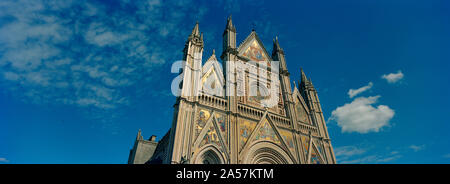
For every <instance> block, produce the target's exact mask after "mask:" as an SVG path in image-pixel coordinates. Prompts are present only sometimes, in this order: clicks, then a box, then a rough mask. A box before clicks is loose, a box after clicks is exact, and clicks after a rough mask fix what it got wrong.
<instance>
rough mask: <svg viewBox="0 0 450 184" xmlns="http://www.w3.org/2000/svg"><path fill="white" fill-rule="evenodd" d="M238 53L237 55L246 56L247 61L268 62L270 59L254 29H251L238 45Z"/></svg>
mask: <svg viewBox="0 0 450 184" xmlns="http://www.w3.org/2000/svg"><path fill="white" fill-rule="evenodd" d="M238 53H239V56H241V57H243V58H246V59H247V60H249V61H256V62H261V61H266V62H268V61H271V60H272V59H271V57H270V55H269V54H268V52H267V50H266V49H265V48H264V45H263V44H262V42H261V40H260V39H259V37H258V35H257V34H256V32H255V31H252V33H250V35H249V36H248V37H247V38H246V39H245V40H244V41H243V42H242V43H241V45H239V47H238ZM268 64H270V63H268ZM268 66H270V65H268Z"/></svg>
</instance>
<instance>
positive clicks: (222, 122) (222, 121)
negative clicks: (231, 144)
mask: <svg viewBox="0 0 450 184" xmlns="http://www.w3.org/2000/svg"><path fill="white" fill-rule="evenodd" d="M216 119H217V126H218V127H219V129H220V132H221V134H222V136H223V138H224V142H225V144H228V142H227V141H228V133H227V121H226V117H225V116H224V115H223V114H216Z"/></svg>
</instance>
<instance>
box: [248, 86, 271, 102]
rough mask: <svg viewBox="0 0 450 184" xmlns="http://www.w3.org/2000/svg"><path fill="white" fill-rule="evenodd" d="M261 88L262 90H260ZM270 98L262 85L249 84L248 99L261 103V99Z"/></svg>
mask: <svg viewBox="0 0 450 184" xmlns="http://www.w3.org/2000/svg"><path fill="white" fill-rule="evenodd" d="M259 88H261V89H262V90H260V89H259ZM266 99H270V94H269V92H268V90H267V89H266V88H265V87H264V86H260V87H258V86H257V85H251V86H250V92H249V95H248V100H249V101H252V102H256V103H258V104H261V101H263V100H266Z"/></svg>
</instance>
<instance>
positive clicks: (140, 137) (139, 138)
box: [136, 129, 143, 140]
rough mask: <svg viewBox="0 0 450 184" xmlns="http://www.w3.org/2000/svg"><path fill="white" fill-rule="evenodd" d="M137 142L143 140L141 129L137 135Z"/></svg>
mask: <svg viewBox="0 0 450 184" xmlns="http://www.w3.org/2000/svg"><path fill="white" fill-rule="evenodd" d="M136 140H143V138H142V134H141V129H139V131H138V133H137V136H136Z"/></svg>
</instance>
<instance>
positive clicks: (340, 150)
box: [334, 146, 366, 157]
mask: <svg viewBox="0 0 450 184" xmlns="http://www.w3.org/2000/svg"><path fill="white" fill-rule="evenodd" d="M365 152H366V150H365V149H361V148H357V147H356V146H342V147H337V148H334V154H335V156H336V157H351V156H355V155H361V154H363V153H365Z"/></svg>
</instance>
